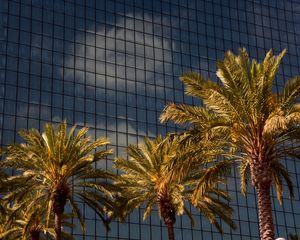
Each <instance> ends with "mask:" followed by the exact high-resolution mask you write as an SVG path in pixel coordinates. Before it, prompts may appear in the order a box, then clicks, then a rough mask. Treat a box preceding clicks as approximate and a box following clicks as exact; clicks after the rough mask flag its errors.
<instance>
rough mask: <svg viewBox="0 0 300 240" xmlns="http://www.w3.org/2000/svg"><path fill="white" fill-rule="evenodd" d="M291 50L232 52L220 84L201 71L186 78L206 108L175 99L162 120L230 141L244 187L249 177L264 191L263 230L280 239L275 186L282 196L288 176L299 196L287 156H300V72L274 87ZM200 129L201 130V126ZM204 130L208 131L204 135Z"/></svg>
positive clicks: (260, 204)
mask: <svg viewBox="0 0 300 240" xmlns="http://www.w3.org/2000/svg"><path fill="white" fill-rule="evenodd" d="M284 53H285V51H283V52H282V53H280V54H279V55H278V56H274V55H273V53H272V51H271V50H270V51H269V52H268V53H267V55H266V57H265V59H264V60H263V62H262V63H257V62H256V61H255V60H252V61H250V59H249V57H248V54H247V52H246V50H245V49H241V50H240V51H239V54H238V55H234V54H233V53H232V52H230V51H229V52H227V53H226V54H225V58H224V60H223V61H220V62H218V70H217V76H218V78H219V80H220V82H219V83H216V82H213V81H210V80H205V79H203V78H202V77H201V76H200V75H198V74H196V73H187V74H184V75H183V76H182V77H181V80H182V81H183V82H184V83H185V85H186V93H187V94H189V95H191V96H194V97H199V98H200V99H201V100H203V103H204V107H197V106H187V105H176V104H169V105H168V106H167V107H166V108H165V110H164V112H163V114H162V116H161V120H162V121H167V120H173V121H175V122H176V123H180V124H181V123H192V124H193V126H194V130H193V133H194V137H195V136H198V137H199V136H201V137H203V136H204V135H205V134H206V136H209V137H211V136H213V137H216V138H223V139H225V140H227V141H228V142H229V143H230V145H231V146H230V150H231V153H233V152H235V153H236V155H238V157H239V158H240V173H241V190H242V192H244V193H245V192H246V187H247V177H248V176H251V181H252V185H253V186H254V187H255V189H256V191H257V194H258V207H259V221H260V235H261V238H262V239H264V240H266V239H268V240H269V239H270V240H273V239H274V228H273V222H272V212H271V201H270V186H271V184H272V183H274V184H275V187H276V192H277V197H278V200H279V201H280V202H281V200H282V181H283V179H284V180H285V181H286V182H287V184H288V187H289V190H290V194H291V196H293V190H292V181H291V179H290V177H289V174H288V172H287V170H286V169H285V167H284V165H283V164H282V163H280V161H279V160H280V159H282V158H283V157H284V156H286V155H291V156H296V155H298V156H299V145H297V144H293V145H292V144H291V143H292V141H293V139H294V138H295V137H297V136H298V137H299V123H300V104H298V103H296V99H297V97H299V94H300V77H298V76H297V77H294V78H292V79H291V80H289V81H287V82H286V84H285V85H284V87H283V89H282V91H281V92H280V93H278V94H276V93H275V92H273V91H272V86H273V83H274V80H275V76H276V73H277V71H278V68H279V65H280V62H281V59H282V57H283V55H284ZM195 129H196V130H198V131H195ZM203 133H204V134H203Z"/></svg>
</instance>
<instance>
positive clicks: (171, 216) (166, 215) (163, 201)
mask: <svg viewBox="0 0 300 240" xmlns="http://www.w3.org/2000/svg"><path fill="white" fill-rule="evenodd" d="M157 201H158V206H159V209H160V215H161V217H162V219H163V220H164V222H165V224H166V225H167V227H168V235H169V240H175V236H174V228H173V225H174V224H175V222H176V216H175V209H174V206H173V205H172V202H171V199H170V196H169V193H168V190H167V188H166V189H164V190H162V191H161V192H160V193H158V194H157Z"/></svg>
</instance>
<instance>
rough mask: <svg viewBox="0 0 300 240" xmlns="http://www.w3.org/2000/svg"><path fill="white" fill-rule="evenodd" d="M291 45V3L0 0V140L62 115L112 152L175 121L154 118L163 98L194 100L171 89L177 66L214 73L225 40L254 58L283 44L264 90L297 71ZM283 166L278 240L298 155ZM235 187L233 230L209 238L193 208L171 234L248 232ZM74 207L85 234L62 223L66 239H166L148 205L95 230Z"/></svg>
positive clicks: (298, 179) (286, 225) (294, 206)
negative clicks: (69, 231)
mask: <svg viewBox="0 0 300 240" xmlns="http://www.w3.org/2000/svg"><path fill="white" fill-rule="evenodd" d="M299 43H300V2H299V1H298V0H145V1H143V0H126V1H125V0H0V47H1V48H0V57H1V61H0V128H1V144H2V145H5V144H8V143H12V142H14V141H18V136H17V134H16V133H17V131H18V129H20V128H32V127H34V128H42V126H43V124H44V123H45V122H48V121H52V122H60V121H61V120H62V119H67V120H68V122H69V123H70V124H73V123H77V124H78V125H79V126H88V127H90V134H91V135H92V136H95V137H98V136H107V137H108V138H109V139H110V140H111V147H113V148H114V149H115V153H116V154H118V155H120V154H122V153H123V151H124V149H125V147H126V146H127V145H128V144H129V143H133V144H136V143H138V142H140V141H141V140H142V139H143V137H144V136H150V137H154V136H156V135H157V134H159V133H160V134H166V132H169V131H174V130H176V127H175V126H174V125H173V124H171V123H170V124H167V125H163V124H160V123H159V121H158V117H159V115H160V113H161V110H162V109H163V107H164V105H165V104H166V102H170V101H176V102H177V103H180V102H185V103H195V104H197V102H196V101H195V100H194V99H192V98H190V97H187V96H185V95H184V93H183V85H182V83H181V82H180V81H179V80H178V76H179V75H180V74H181V73H182V72H185V71H190V70H193V71H197V72H200V73H201V74H202V75H204V76H206V77H210V78H213V79H215V78H216V76H215V71H216V61H217V59H222V58H223V55H224V52H225V51H227V50H228V49H231V50H233V51H235V52H236V51H237V49H238V48H239V47H246V48H247V50H248V52H249V53H250V56H251V57H252V58H258V59H262V57H264V55H265V53H266V51H267V50H269V49H270V48H273V49H274V51H275V52H276V53H278V52H279V51H281V50H282V49H283V48H287V54H286V56H285V58H284V60H283V64H282V67H281V69H280V72H279V73H278V78H277V84H276V86H274V89H275V90H276V89H279V88H280V87H281V86H282V84H283V81H285V79H288V78H289V77H291V76H295V75H298V74H299V71H300V47H299ZM111 160H112V159H108V160H107V162H106V167H107V168H111V166H112V161H111ZM286 164H287V167H288V169H289V171H290V173H291V175H292V176H293V178H294V184H295V195H296V198H295V201H293V202H291V201H290V200H289V198H288V196H287V195H285V200H284V204H283V206H282V207H281V206H280V205H279V204H278V202H277V200H276V198H275V197H273V206H274V217H275V218H276V233H277V236H282V237H285V238H287V233H296V232H297V231H298V234H300V225H299V221H300V200H299V188H300V162H295V161H293V160H288V159H287V160H286ZM297 171H298V173H297ZM238 188H239V181H238V180H236V179H234V178H232V179H231V181H230V184H229V185H228V189H229V190H230V191H231V193H232V198H233V200H232V205H233V207H234V209H235V217H234V218H235V220H236V222H237V224H238V230H237V231H235V232H231V231H229V230H228V228H227V227H226V226H224V228H225V234H224V235H223V236H222V237H221V235H220V234H219V233H218V232H217V230H216V229H215V228H214V227H212V226H211V225H210V224H209V223H208V222H207V221H206V220H205V219H204V218H202V217H201V216H200V215H199V213H198V212H197V211H193V213H194V215H195V219H196V221H197V225H196V226H195V227H194V228H193V229H192V228H191V225H190V223H189V220H188V218H187V217H186V216H184V217H182V218H181V219H178V220H177V223H176V225H175V235H176V239H178V240H192V239H193V240H195V239H236V240H238V239H243V240H247V239H248V240H250V239H251V240H254V239H259V238H258V235H259V233H258V224H257V213H256V201H255V195H254V192H253V189H251V188H250V189H249V193H248V195H247V198H245V197H243V196H241V194H240V193H239V189H238ZM81 206H82V210H83V211H84V214H85V217H86V223H87V231H86V234H85V236H83V235H82V233H81V232H80V230H79V228H74V229H73V234H74V236H75V238H76V239H86V240H92V239H124V240H125V239H126V240H127V239H130V240H134V239H143V240H147V239H149V240H150V239H155V240H158V239H166V238H167V237H166V236H167V231H166V228H165V227H164V226H163V224H162V223H161V221H160V220H159V217H158V215H157V214H153V215H152V216H151V218H150V219H148V220H147V221H145V222H143V221H142V209H140V210H137V211H135V212H134V213H133V214H132V215H131V216H130V217H129V219H128V222H127V223H125V224H120V223H117V222H114V223H112V225H111V229H112V230H111V231H110V232H109V233H106V232H105V230H104V227H103V226H102V224H101V222H100V220H99V219H96V217H95V215H94V213H93V212H91V211H90V210H89V209H88V208H87V207H86V206H85V204H82V205H81ZM74 223H76V220H74Z"/></svg>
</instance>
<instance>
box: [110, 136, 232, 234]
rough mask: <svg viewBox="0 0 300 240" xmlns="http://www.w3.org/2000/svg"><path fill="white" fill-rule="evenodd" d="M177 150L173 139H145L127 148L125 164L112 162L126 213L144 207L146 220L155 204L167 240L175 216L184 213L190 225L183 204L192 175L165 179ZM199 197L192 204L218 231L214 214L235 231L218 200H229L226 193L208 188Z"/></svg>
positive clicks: (192, 184) (228, 212)
mask: <svg viewBox="0 0 300 240" xmlns="http://www.w3.org/2000/svg"><path fill="white" fill-rule="evenodd" d="M177 149H178V145H177V144H176V141H175V140H174V139H173V140H171V141H170V140H168V139H162V138H161V137H157V138H156V139H154V140H150V139H148V138H145V141H144V144H142V145H140V146H134V145H130V146H129V147H128V148H127V152H128V155H129V157H130V159H129V160H128V161H127V160H125V159H123V158H118V159H116V160H115V167H116V168H117V169H119V170H121V171H123V173H122V174H121V175H120V176H119V178H118V179H117V181H116V185H117V186H119V187H121V188H122V189H123V191H122V193H123V197H124V199H123V201H124V200H125V201H126V203H127V208H126V207H124V206H123V207H124V208H125V209H126V213H129V212H130V211H132V210H133V209H135V208H138V207H139V206H141V205H142V204H145V206H146V209H145V212H144V220H145V219H146V218H147V217H148V216H149V215H150V213H151V211H152V209H153V207H154V206H156V205H157V206H158V210H159V215H160V217H161V218H162V220H163V221H164V223H165V224H166V226H167V228H168V235H169V239H170V240H172V239H174V238H175V237H174V230H173V225H174V224H175V221H176V214H177V215H182V214H183V213H184V212H185V213H187V215H188V216H189V217H190V219H191V221H192V223H193V220H192V216H191V214H190V212H189V211H188V209H187V208H186V207H185V205H184V203H185V201H191V199H192V193H193V189H194V187H195V181H194V179H195V178H194V177H195V175H193V176H190V177H189V178H187V179H184V178H183V179H182V180H180V178H181V177H167V176H168V174H169V172H170V171H172V168H171V167H170V166H171V165H170V164H168V163H169V162H170V161H171V159H172V158H174V157H176V153H177ZM199 173H200V171H199V172H198V174H199ZM174 175H175V174H173V176H174ZM166 178H167V179H166ZM196 179H198V178H196ZM201 197H202V198H201V199H198V200H197V201H193V205H194V206H195V207H196V208H198V209H199V210H200V211H201V212H202V213H203V214H204V215H205V216H206V217H208V219H209V220H210V222H211V223H213V224H215V225H216V227H217V228H218V229H219V230H221V228H220V226H219V224H218V222H217V220H216V215H218V216H220V217H222V218H223V219H225V221H226V222H227V223H229V224H230V226H231V227H233V228H234V224H233V222H232V220H231V215H232V210H231V208H230V207H229V206H228V205H227V204H225V203H224V202H222V201H221V200H220V199H218V198H219V197H220V198H224V199H226V200H228V195H227V194H226V192H224V191H222V190H218V189H217V188H216V187H215V186H214V185H211V186H210V188H207V191H206V192H205V193H203V194H202V195H201Z"/></svg>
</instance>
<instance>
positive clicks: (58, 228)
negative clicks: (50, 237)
mask: <svg viewBox="0 0 300 240" xmlns="http://www.w3.org/2000/svg"><path fill="white" fill-rule="evenodd" d="M61 216H62V214H60V213H55V217H54V224H55V225H54V228H55V240H61Z"/></svg>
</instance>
